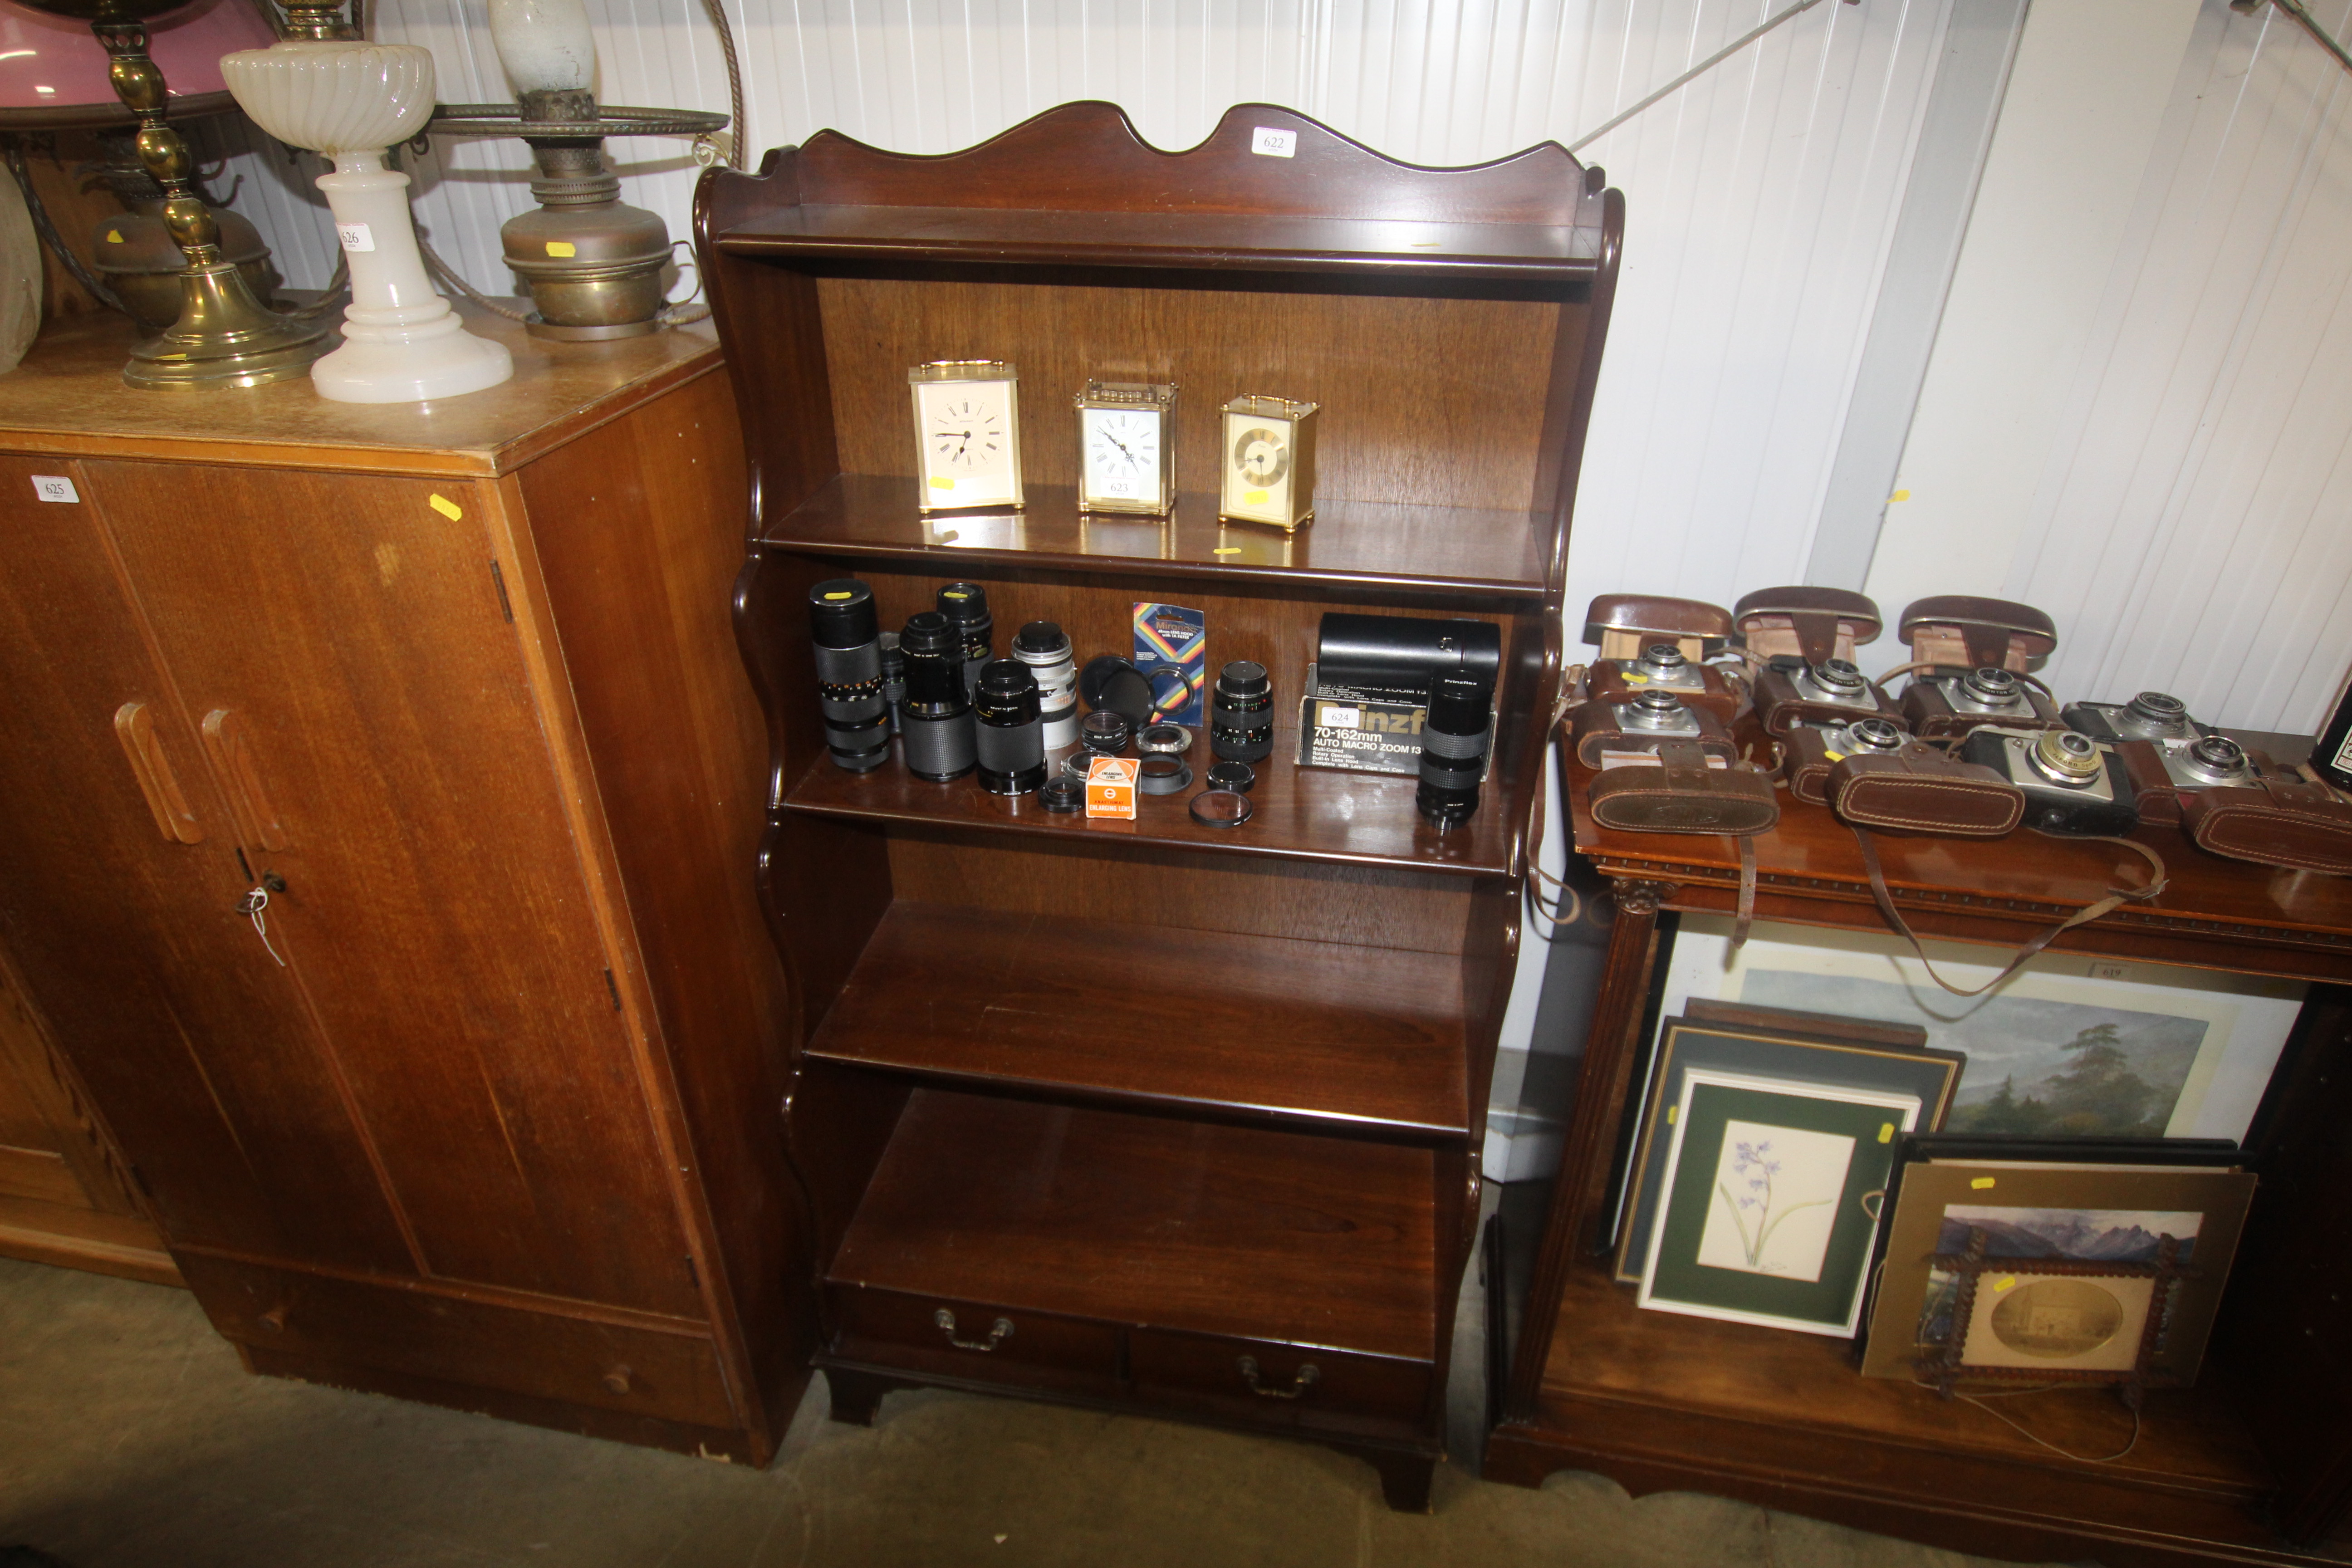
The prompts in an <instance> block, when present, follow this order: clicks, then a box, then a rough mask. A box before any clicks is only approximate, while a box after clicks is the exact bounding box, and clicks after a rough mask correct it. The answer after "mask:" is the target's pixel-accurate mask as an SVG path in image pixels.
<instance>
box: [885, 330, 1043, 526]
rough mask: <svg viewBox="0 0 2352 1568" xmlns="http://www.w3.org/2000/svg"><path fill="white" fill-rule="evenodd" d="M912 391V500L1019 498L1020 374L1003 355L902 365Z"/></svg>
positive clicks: (963, 502) (969, 502)
mask: <svg viewBox="0 0 2352 1568" xmlns="http://www.w3.org/2000/svg"><path fill="white" fill-rule="evenodd" d="M907 382H908V386H909V387H910V388H911V389H912V391H913V392H914V395H915V441H916V447H917V452H916V462H915V474H916V478H917V479H919V481H920V482H919V484H918V485H917V486H916V489H915V494H916V502H915V504H916V505H917V506H918V507H919V508H921V509H922V510H925V511H947V510H957V509H961V508H963V507H973V506H998V507H1004V506H1015V507H1017V506H1019V505H1020V504H1021V409H1020V390H1021V377H1020V374H1019V373H1018V372H1016V371H1015V370H1014V369H1013V367H1012V366H1011V365H1009V364H1007V363H1004V362H1003V360H993V359H950V360H935V361H933V362H932V363H929V364H919V365H917V366H916V367H915V368H914V369H912V370H910V371H908V373H907Z"/></svg>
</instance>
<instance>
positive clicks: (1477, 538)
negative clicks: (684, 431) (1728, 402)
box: [761, 474, 1545, 606]
mask: <svg viewBox="0 0 2352 1568" xmlns="http://www.w3.org/2000/svg"><path fill="white" fill-rule="evenodd" d="M916 490H917V485H916V481H915V480H914V479H911V478H908V477H903V476H898V475H883V474H840V475H836V476H835V478H834V479H831V480H829V481H827V482H826V483H825V484H824V485H823V486H821V487H819V489H817V491H816V493H815V494H814V495H813V496H811V497H810V498H809V499H808V500H805V501H803V502H802V503H801V505H800V506H798V507H796V508H794V509H793V510H792V511H791V512H789V513H787V514H786V515H785V516H783V517H782V518H781V519H778V520H777V521H774V522H772V523H771V524H770V525H769V527H768V529H767V531H766V532H765V534H764V535H763V537H762V538H761V543H762V544H764V545H770V546H773V547H776V548H779V549H785V550H793V551H798V552H804V553H809V554H816V555H823V556H826V557H828V558H833V559H838V560H846V561H857V560H877V561H893V562H898V563H920V564H927V565H929V566H931V567H933V568H935V569H936V570H939V571H941V572H946V573H950V574H953V573H960V572H961V571H963V570H964V567H963V566H961V565H959V564H958V563H959V562H966V563H978V562H986V563H992V564H995V565H1000V566H1012V567H1018V568H1022V569H1036V568H1045V569H1049V570H1058V571H1069V572H1084V573H1089V574H1109V575H1117V576H1130V577H1148V578H1150V579H1151V580H1152V581H1154V582H1160V583H1206V584H1216V583H1220V582H1224V583H1244V582H1256V583H1292V584H1311V585H1313V586H1314V587H1315V588H1317V589H1329V588H1347V589H1350V590H1369V591H1370V592H1372V593H1375V594H1394V595H1402V596H1409V597H1416V598H1429V599H1445V600H1454V601H1469V602H1486V603H1491V604H1494V605H1497V606H1500V605H1507V604H1518V605H1528V606H1534V605H1541V604H1542V603H1543V598H1544V587H1545V583H1544V575H1545V574H1544V566H1543V562H1542V559H1541V557H1540V555H1539V554H1538V550H1537V542H1538V519H1537V518H1536V517H1535V515H1534V514H1532V513H1529V512H1525V511H1509V510H1488V509H1480V508H1472V507H1437V506H1407V505H1399V504H1394V503H1390V502H1381V501H1352V500H1323V501H1318V503H1317V506H1316V520H1315V521H1314V522H1313V523H1311V524H1310V525H1308V526H1307V527H1306V528H1303V529H1301V530H1299V531H1297V533H1295V534H1287V535H1286V534H1284V533H1283V532H1281V531H1279V530H1276V529H1268V528H1262V527H1258V526H1255V525H1253V524H1249V523H1226V524H1220V522H1219V521H1218V519H1217V498H1216V497H1215V496H1213V495H1211V494H1206V493H1192V492H1187V493H1185V494H1184V495H1182V496H1181V497H1180V498H1179V500H1178V502H1177V505H1176V509H1175V513H1174V515H1173V517H1172V518H1165V519H1163V518H1155V517H1124V516H1114V515H1110V514H1105V513H1097V514H1091V515H1089V514H1084V513H1081V512H1080V511H1079V510H1078V504H1077V491H1076V489H1073V488H1072V487H1070V486H1068V485H1031V486H1029V487H1028V505H1027V506H1026V507H1025V508H1024V510H1021V511H1018V512H1011V511H1007V512H990V513H969V512H931V513H928V514H926V513H924V512H921V511H919V510H916V506H915V498H916Z"/></svg>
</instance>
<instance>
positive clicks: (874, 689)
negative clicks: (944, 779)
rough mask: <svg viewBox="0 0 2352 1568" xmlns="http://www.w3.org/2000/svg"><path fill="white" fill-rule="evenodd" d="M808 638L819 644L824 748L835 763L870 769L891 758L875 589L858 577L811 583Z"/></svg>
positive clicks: (818, 694)
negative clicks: (875, 609) (877, 628)
mask: <svg viewBox="0 0 2352 1568" xmlns="http://www.w3.org/2000/svg"><path fill="white" fill-rule="evenodd" d="M809 639H810V641H812V642H814V644H815V645H816V707H817V713H818V716H819V717H820V718H821V719H822V720H823V721H824V748H825V750H826V751H828V752H831V753H832V754H833V761H834V764H835V766H836V767H842V768H846V769H848V770H849V771H850V772H851V773H870V772H872V771H873V770H874V769H876V768H878V767H880V766H881V765H882V764H883V763H887V762H888V761H889V760H890V709H889V704H888V703H887V701H885V700H884V699H883V696H882V649H881V639H880V637H879V636H878V635H877V630H876V627H875V622H874V591H873V590H872V589H871V588H868V587H867V586H866V584H863V583H861V582H859V581H857V579H856V578H855V577H836V578H835V579H833V580H832V581H831V582H826V583H819V584H817V585H816V586H815V587H814V588H811V589H810V590H809Z"/></svg>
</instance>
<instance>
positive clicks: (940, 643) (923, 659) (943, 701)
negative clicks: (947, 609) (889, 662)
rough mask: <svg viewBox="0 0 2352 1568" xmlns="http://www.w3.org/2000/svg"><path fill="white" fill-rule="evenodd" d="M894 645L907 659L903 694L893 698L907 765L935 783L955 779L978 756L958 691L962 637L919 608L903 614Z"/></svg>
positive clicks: (968, 715) (945, 620)
mask: <svg viewBox="0 0 2352 1568" xmlns="http://www.w3.org/2000/svg"><path fill="white" fill-rule="evenodd" d="M898 651H899V652H900V653H901V654H903V655H905V656H906V659H907V700H905V701H903V702H901V703H899V704H898V732H899V733H900V734H901V735H902V736H904V737H905V738H906V744H907V771H908V773H912V774H914V775H915V776H916V777H917V778H919V779H929V780H931V781H932V782H933V783H935V784H945V783H946V782H947V781H948V780H950V779H960V778H961V777H963V775H964V774H966V773H970V772H971V770H972V764H973V763H974V762H975V761H977V760H978V753H977V752H975V751H974V749H973V748H974V744H975V742H974V739H973V735H972V721H971V703H970V702H968V701H966V700H964V694H963V693H964V685H963V639H962V638H961V637H960V636H958V635H957V633H956V628H955V627H953V626H950V625H949V624H948V618H947V617H946V616H942V615H940V614H939V613H938V612H937V611H935V610H925V611H923V612H922V613H920V614H919V615H915V616H908V620H907V629H906V630H905V631H903V632H900V633H899V634H898Z"/></svg>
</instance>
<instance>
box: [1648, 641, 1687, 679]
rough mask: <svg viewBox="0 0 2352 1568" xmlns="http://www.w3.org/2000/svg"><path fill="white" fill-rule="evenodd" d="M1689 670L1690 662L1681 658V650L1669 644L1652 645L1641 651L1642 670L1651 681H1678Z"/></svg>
mask: <svg viewBox="0 0 2352 1568" xmlns="http://www.w3.org/2000/svg"><path fill="white" fill-rule="evenodd" d="M1687 668H1690V660H1688V659H1686V658H1684V657H1683V650H1682V649H1680V648H1678V647H1675V645H1674V644H1672V643H1670V642H1659V643H1652V644H1651V645H1650V646H1649V647H1645V648H1643V650H1642V669H1643V673H1645V674H1647V675H1648V676H1649V677H1650V678H1651V679H1653V680H1677V679H1681V678H1682V673H1683V671H1684V670H1685V669H1687Z"/></svg>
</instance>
